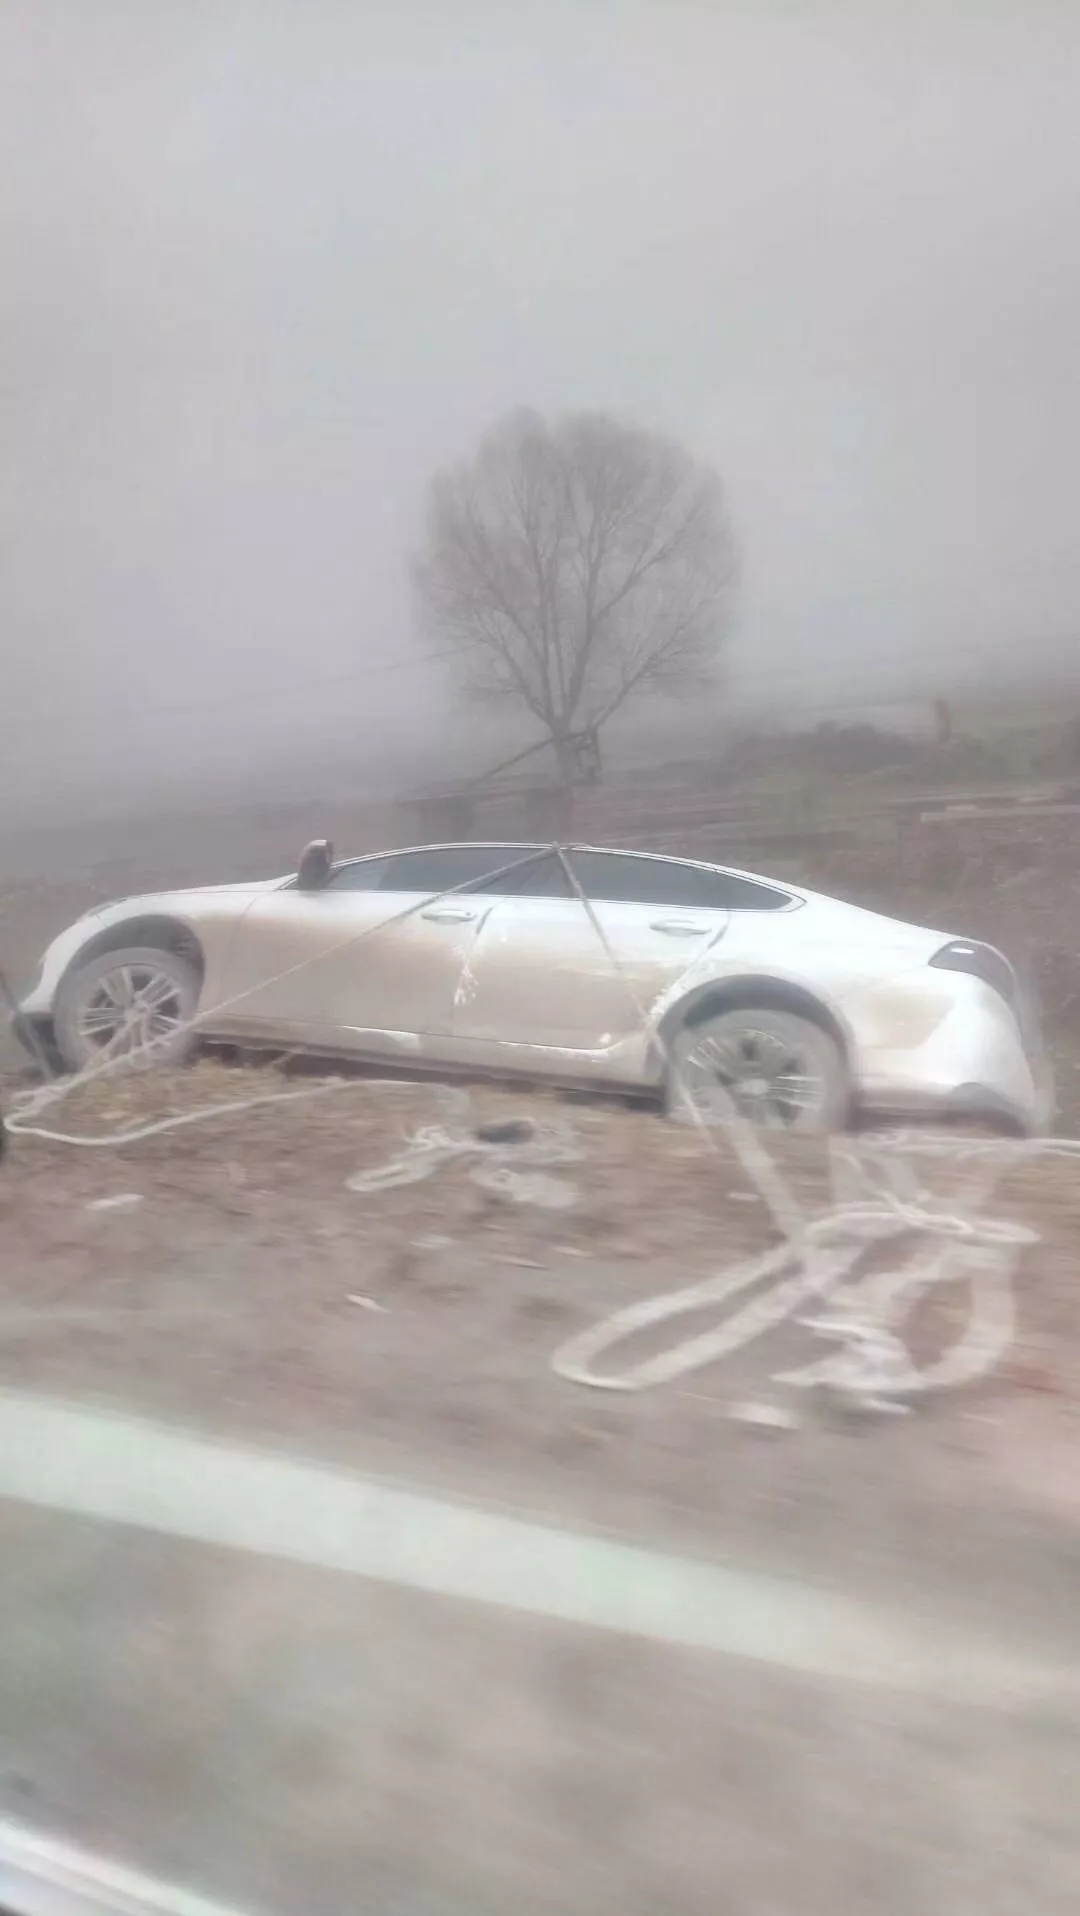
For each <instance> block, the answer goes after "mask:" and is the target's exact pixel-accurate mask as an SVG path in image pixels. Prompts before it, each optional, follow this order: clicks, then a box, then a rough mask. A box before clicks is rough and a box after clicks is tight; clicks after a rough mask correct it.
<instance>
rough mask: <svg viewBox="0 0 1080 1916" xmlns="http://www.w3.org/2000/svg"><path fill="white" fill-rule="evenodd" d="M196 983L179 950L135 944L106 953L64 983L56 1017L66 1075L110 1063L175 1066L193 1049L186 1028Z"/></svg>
mask: <svg viewBox="0 0 1080 1916" xmlns="http://www.w3.org/2000/svg"><path fill="white" fill-rule="evenodd" d="M200 984H201V980H200V977H199V973H198V971H197V969H196V967H195V966H194V965H193V964H192V963H191V961H190V959H188V958H184V957H182V956H181V954H180V953H179V952H175V951H158V950H154V949H152V948H150V947H144V946H141V945H139V946H134V947H132V949H131V950H129V951H106V952H102V953H101V955H100V956H99V957H97V958H91V959H90V960H89V961H88V962H87V963H86V964H85V965H79V966H77V967H76V968H75V969H74V970H73V971H71V972H69V974H68V976H67V977H66V978H65V979H64V982H63V984H62V985H61V987H60V990H59V993H58V994H57V1001H56V1009H55V1014H54V1032H55V1038H56V1046H57V1049H58V1051H59V1052H60V1055H61V1057H62V1058H63V1061H64V1063H65V1065H66V1066H67V1067H68V1069H69V1070H70V1071H84V1070H85V1069H86V1068H87V1066H88V1065H93V1064H96V1063H98V1062H99V1061H103V1060H105V1059H108V1058H119V1057H128V1058H130V1059H131V1061H132V1063H145V1064H180V1063H182V1062H183V1060H184V1059H185V1058H187V1057H189V1056H190V1054H191V1052H192V1051H193V1050H194V1047H195V1044H196V1034H195V1032H194V1031H193V1030H192V1029H191V1020H192V1019H193V1018H194V1016H195V1013H196V1010H197V1008H198V1003H199V989H200Z"/></svg>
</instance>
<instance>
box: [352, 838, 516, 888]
mask: <svg viewBox="0 0 1080 1916" xmlns="http://www.w3.org/2000/svg"><path fill="white" fill-rule="evenodd" d="M539 849H540V847H539V846H537V847H536V850H538V851H539ZM532 850H533V847H532V846H531V845H441V846H433V847H432V848H431V849H430V850H428V851H416V852H398V853H396V854H395V855H394V856H392V857H390V858H387V859H386V860H385V861H384V865H385V869H384V872H383V876H382V878H381V880H380V882H379V889H380V891H418V892H429V893H435V894H438V893H439V892H444V891H453V890H454V889H455V888H456V887H457V886H458V885H469V886H470V887H474V888H475V886H477V885H479V884H480V883H482V882H483V881H484V880H485V879H488V878H490V877H491V876H492V874H494V873H499V872H502V871H506V869H507V867H508V866H509V867H513V866H517V865H521V863H522V860H524V859H528V857H529V854H530V852H531V851H532ZM522 869H523V870H528V866H527V865H526V866H523V867H522ZM512 876H513V873H512V871H511V872H507V879H506V880H504V881H501V882H500V889H501V884H502V883H506V882H509V879H510V878H511V877H512ZM491 889H493V890H494V889H495V886H494V885H493V886H492V887H491Z"/></svg>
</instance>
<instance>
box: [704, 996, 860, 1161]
mask: <svg viewBox="0 0 1080 1916" xmlns="http://www.w3.org/2000/svg"><path fill="white" fill-rule="evenodd" d="M850 1102H851V1090H850V1084H849V1080H848V1072H847V1066H846V1063H845V1061H844V1056H843V1053H842V1051H841V1049H840V1046H839V1045H838V1044H837V1043H836V1041H835V1040H834V1039H833V1038H831V1037H830V1036H829V1034H828V1032H827V1031H823V1030H822V1029H821V1027H820V1025H816V1024H813V1023H812V1022H811V1021H810V1019H809V1018H801V1017H799V1016H798V1015H797V1014H796V1013H795V1012H792V1011H782V1010H775V1009H773V1008H771V1007H766V1006H762V1007H760V1008H757V1007H755V1006H753V1005H746V1006H739V1007H738V1009H733V1010H730V1011H718V1012H715V1013H713V1015H712V1016H711V1017H705V1018H702V1019H701V1021H700V1023H698V1024H694V1025H686V1026H684V1027H683V1029H682V1030H681V1031H680V1032H679V1033H678V1035H677V1036H676V1037H675V1039H674V1040H673V1042H672V1046H671V1059H670V1063H669V1066H668V1084H667V1103H668V1110H669V1112H670V1113H671V1115H672V1116H673V1117H681V1118H683V1119H686V1118H691V1119H700V1120H703V1121H704V1122H705V1123H706V1124H722V1123H723V1121H724V1119H725V1117H728V1116H730V1114H731V1110H732V1107H734V1109H735V1111H736V1112H737V1114H738V1116H739V1117H741V1118H745V1119H746V1120H748V1122H750V1123H751V1124H759V1125H762V1126H763V1127H764V1128H765V1129H767V1130H770V1131H840V1130H843V1128H844V1126H845V1124H846V1122H847V1119H848V1113H849V1107H850Z"/></svg>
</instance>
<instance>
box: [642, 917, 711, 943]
mask: <svg viewBox="0 0 1080 1916" xmlns="http://www.w3.org/2000/svg"><path fill="white" fill-rule="evenodd" d="M706 929H707V927H706V926H705V925H688V924H687V922H686V920H685V918H682V919H679V918H654V919H653V921H652V924H651V925H650V926H649V930H650V931H662V932H663V933H664V934H665V936H666V937H668V938H703V937H704V936H705V932H706Z"/></svg>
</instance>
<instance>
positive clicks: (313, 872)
mask: <svg viewBox="0 0 1080 1916" xmlns="http://www.w3.org/2000/svg"><path fill="white" fill-rule="evenodd" d="M333 869H334V847H333V846H332V845H331V843H330V840H329V839H328V838H313V839H312V841H311V843H310V845H305V846H304V849H303V851H302V852H301V854H300V863H299V865H298V866H297V868H296V889H297V891H321V890H322V888H323V886H324V885H325V883H326V881H327V879H328V878H329V876H330V873H331V872H332V871H333Z"/></svg>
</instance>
